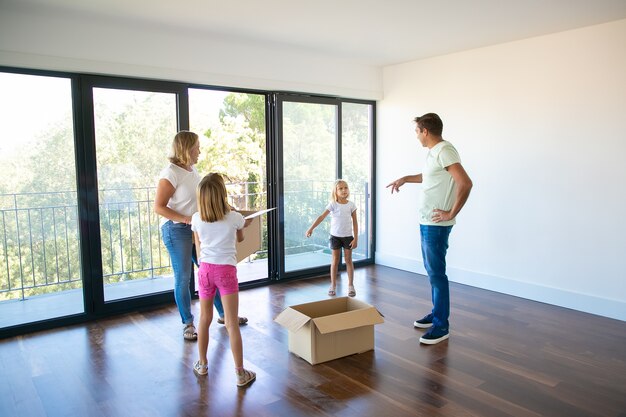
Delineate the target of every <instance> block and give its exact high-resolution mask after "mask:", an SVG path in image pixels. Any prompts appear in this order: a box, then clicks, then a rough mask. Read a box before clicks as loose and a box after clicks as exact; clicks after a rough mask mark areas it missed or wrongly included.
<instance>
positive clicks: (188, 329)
mask: <svg viewBox="0 0 626 417" xmlns="http://www.w3.org/2000/svg"><path fill="white" fill-rule="evenodd" d="M183 337H184V338H185V340H197V339H198V333H196V327H195V326H194V325H193V323H189V324H187V325H186V326H185V328H184V329H183Z"/></svg>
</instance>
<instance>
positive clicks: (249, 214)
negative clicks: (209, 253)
mask: <svg viewBox="0 0 626 417" xmlns="http://www.w3.org/2000/svg"><path fill="white" fill-rule="evenodd" d="M272 210H274V209H273V208H271V209H266V210H258V211H250V210H237V211H238V212H239V213H241V214H242V215H243V217H244V218H245V219H252V223H250V225H249V226H248V227H246V228H244V229H243V234H244V236H245V239H244V240H243V242H237V245H236V248H237V263H239V262H241V261H243V260H244V259H246V258H247V257H248V256H250V255H252V254H253V253H256V252H257V251H258V250H259V249H261V233H262V230H261V217H260V216H261V215H263V214H265V213H267V212H270V211H272Z"/></svg>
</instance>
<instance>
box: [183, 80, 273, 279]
mask: <svg viewBox="0 0 626 417" xmlns="http://www.w3.org/2000/svg"><path fill="white" fill-rule="evenodd" d="M189 125H190V130H191V131H193V132H196V133H197V134H198V135H199V136H200V145H201V148H200V152H201V153H200V159H199V160H198V164H197V169H198V172H199V173H200V175H205V174H208V173H209V172H219V173H221V174H223V175H224V176H225V179H226V183H227V184H226V187H227V189H228V193H229V197H230V204H231V205H232V206H233V207H235V208H237V209H238V210H247V211H257V210H262V209H265V208H267V190H266V182H267V180H266V178H267V176H266V139H265V130H266V129H265V96H264V95H261V94H251V93H237V92H227V91H216V90H204V89H190V90H189ZM266 219H267V215H262V216H261V217H260V220H261V234H262V236H261V247H260V248H259V250H258V251H257V252H256V253H254V254H252V255H251V256H249V257H248V258H246V259H244V260H243V261H241V262H240V263H239V265H237V276H238V278H239V282H240V283H242V282H249V281H256V280H259V279H265V278H267V277H268V262H267V261H268V229H267V221H266ZM246 233H258V230H248V231H246Z"/></svg>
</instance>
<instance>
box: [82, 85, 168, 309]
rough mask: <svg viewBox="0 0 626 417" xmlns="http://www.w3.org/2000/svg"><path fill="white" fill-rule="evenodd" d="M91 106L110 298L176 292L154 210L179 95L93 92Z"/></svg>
mask: <svg viewBox="0 0 626 417" xmlns="http://www.w3.org/2000/svg"><path fill="white" fill-rule="evenodd" d="M93 100H94V120H95V133H96V157H97V169H98V196H99V203H100V207H99V209H100V236H101V245H102V272H103V279H104V299H105V301H110V300H116V299H121V298H127V297H134V296H138V295H144V294H152V293H156V292H162V291H166V290H171V289H172V288H173V286H174V281H173V278H172V270H171V268H170V258H169V255H168V252H167V249H165V247H164V246H163V243H162V240H161V230H160V228H159V221H160V219H159V216H158V215H156V214H155V213H154V210H153V206H154V193H155V191H156V183H157V178H158V174H159V172H160V171H161V169H163V167H164V166H165V165H166V164H167V153H168V151H169V148H170V144H171V141H172V138H173V137H174V134H175V133H176V131H177V122H176V119H177V116H176V95H175V94H168V93H153V92H143V91H131V90H116V89H105V88H94V89H93Z"/></svg>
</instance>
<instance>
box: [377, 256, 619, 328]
mask: <svg viewBox="0 0 626 417" xmlns="http://www.w3.org/2000/svg"><path fill="white" fill-rule="evenodd" d="M376 264H377V265H383V266H388V267H391V268H396V269H402V270H403V271H409V272H414V273H416V274H422V275H426V270H425V269H424V265H423V263H422V260H421V259H419V260H417V259H411V258H403V257H399V256H396V255H390V254H387V253H383V252H378V251H377V252H376ZM446 272H447V274H448V278H449V279H450V281H452V282H457V283H459V284H465V285H470V286H472V287H476V288H482V289H485V290H490V291H496V292H499V293H503V294H508V295H514V296H516V297H522V298H526V299H528V300H533V301H539V302H542V303H548V304H552V305H556V306H560V307H566V308H571V309H573V310H578V311H583V312H585V313H591V314H597V315H599V316H604V317H609V318H612V319H617V320H621V321H626V303H624V302H622V301H618V300H611V299H608V298H602V297H597V296H593V295H587V294H581V293H576V292H572V291H568V290H563V289H559V288H552V287H545V286H542V285H537V284H533V283H529V282H523V281H517V280H514V279H510V278H505V277H499V276H494V275H487V274H482V273H478V272H472V271H466V270H462V269H457V268H450V267H448V270H447V271H446Z"/></svg>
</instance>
